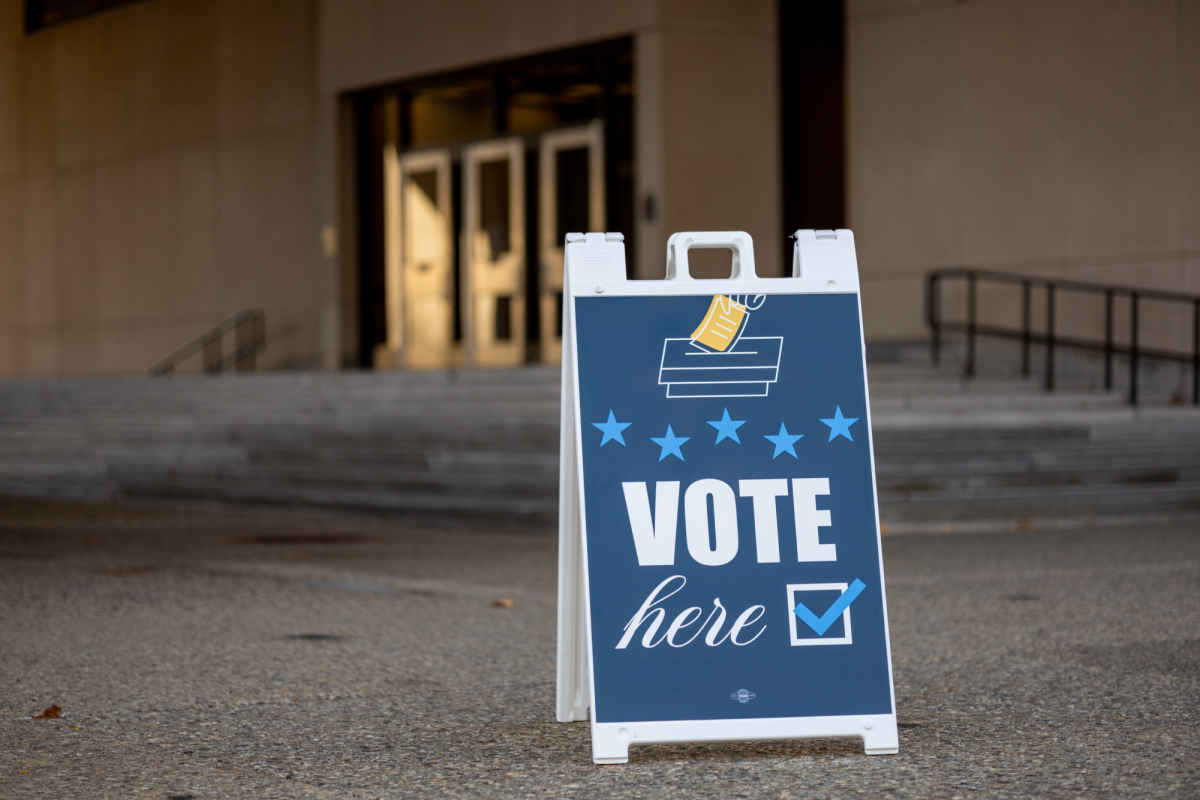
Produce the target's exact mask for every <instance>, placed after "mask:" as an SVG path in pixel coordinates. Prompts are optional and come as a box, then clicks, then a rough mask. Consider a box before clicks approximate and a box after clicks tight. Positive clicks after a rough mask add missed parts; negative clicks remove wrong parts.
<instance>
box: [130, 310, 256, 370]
mask: <svg viewBox="0 0 1200 800" xmlns="http://www.w3.org/2000/svg"><path fill="white" fill-rule="evenodd" d="M230 332H233V336H234V346H233V350H232V351H231V352H229V353H223V352H222V340H223V339H224V337H225V335H226V334H228V333H230ZM266 346H267V318H266V315H265V314H263V312H262V311H260V310H259V309H257V308H247V309H243V310H241V311H238V312H237V313H236V314H231V315H230V316H228V317H226V318H225V319H223V320H221V321H220V322H218V323H217V324H216V325H214V326H212V327H211V328H209V329H208V330H206V331H205V332H204V333H202V334H200V335H199V336H197V337H196V338H195V339H192V340H191V341H190V342H188V343H187V344H185V345H184V346H183V347H180V348H179V349H178V350H176V351H175V352H174V353H171V355H169V356H167V357H166V358H164V359H163V360H162V361H159V362H158V363H157V364H155V365H154V366H153V367H151V368H150V375H151V376H152V377H158V376H160V375H170V374H172V373H173V372H175V368H176V367H177V366H179V365H180V364H181V363H182V362H184V361H185V360H187V359H189V358H191V357H192V356H194V355H195V354H196V353H201V358H202V359H203V362H202V369H203V370H204V371H205V372H206V373H208V374H210V375H219V374H220V373H222V372H224V371H225V370H227V369H230V368H231V367H232V368H236V369H237V371H238V372H243V371H249V372H253V371H254V369H255V368H256V367H257V365H258V360H257V359H258V354H259V353H261V352H262V351H263V350H264V349H265V348H266Z"/></svg>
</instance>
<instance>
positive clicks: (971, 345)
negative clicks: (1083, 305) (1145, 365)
mask: <svg viewBox="0 0 1200 800" xmlns="http://www.w3.org/2000/svg"><path fill="white" fill-rule="evenodd" d="M956 278H960V279H963V280H965V281H966V282H967V319H966V321H965V322H962V321H958V320H954V321H946V320H944V319H942V295H941V287H942V285H943V284H944V283H945V282H947V281H949V280H953V279H956ZM980 282H984V283H1001V284H1015V285H1019V286H1020V287H1021V326H1020V328H1009V327H1004V326H1000V325H981V324H979V321H978V315H977V313H976V293H977V291H976V287H977V285H978V284H979V283H980ZM1035 287H1037V288H1039V289H1044V290H1045V292H1046V326H1045V332H1043V333H1037V332H1035V331H1034V330H1033V325H1032V320H1031V307H1032V297H1033V289H1034V288H1035ZM1060 292H1075V293H1079V294H1100V295H1103V296H1104V340H1103V341H1100V340H1097V339H1088V338H1085V337H1081V336H1063V335H1060V334H1059V333H1058V332H1057V330H1056V329H1055V320H1054V305H1055V297H1056V295H1057V294H1058V293H1060ZM1118 297H1126V298H1128V299H1129V344H1127V345H1126V344H1118V343H1117V342H1115V341H1114V339H1113V301H1114V300H1115V299H1116V298H1118ZM1142 300H1160V301H1165V302H1172V303H1183V304H1186V305H1190V306H1191V307H1192V351H1191V352H1190V353H1185V352H1182V351H1174V350H1164V349H1161V348H1153V347H1143V346H1141V345H1140V344H1139V343H1138V338H1139V337H1138V334H1139V315H1138V309H1139V305H1140V303H1141V301H1142ZM925 321H926V322H927V323H928V325H929V328H930V331H931V333H932V342H931V345H932V356H933V363H934V364H937V363H939V361H940V360H941V344H942V334H943V333H945V332H949V331H961V332H965V333H966V335H967V358H966V364H965V365H964V367H963V374H964V375H965V376H966V377H968V378H969V377H972V376H973V375H974V374H975V339H976V337H978V336H996V337H1001V338H1006V339H1017V340H1019V341H1020V342H1021V374H1022V375H1028V374H1029V351H1030V347H1031V345H1033V344H1034V343H1037V344H1042V345H1045V348H1046V376H1045V387H1046V389H1047V390H1048V391H1052V390H1053V389H1054V351H1055V348H1056V347H1073V348H1075V349H1077V350H1094V351H1098V352H1102V353H1104V388H1105V389H1112V387H1113V357H1114V356H1117V355H1121V356H1128V357H1129V375H1130V380H1129V402H1130V403H1132V404H1134V405H1137V402H1138V364H1139V361H1140V360H1141V359H1143V358H1153V359H1159V360H1163V361H1175V362H1180V363H1183V364H1190V365H1191V367H1192V402H1193V403H1196V404H1200V295H1193V294H1183V293H1180V292H1164V291H1162V290H1159V289H1136V288H1133V287H1131V286H1118V285H1113V284H1103V283H1087V282H1084V281H1071V280H1058V279H1056V278H1037V277H1031V276H1028V275H1014V274H1012V273H1008V272H995V271H992V270H979V269H968V268H965V267H953V268H949V269H937V270H933V271H931V272H930V273H929V274H928V275H926V287H925Z"/></svg>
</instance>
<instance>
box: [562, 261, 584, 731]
mask: <svg viewBox="0 0 1200 800" xmlns="http://www.w3.org/2000/svg"><path fill="white" fill-rule="evenodd" d="M569 280H570V278H569V277H568V274H567V273H564V275H563V296H564V297H565V298H567V300H566V302H564V304H563V339H562V421H561V426H560V429H559V430H560V433H559V464H558V472H559V480H558V681H557V692H556V703H555V706H556V707H555V718H556V719H557V720H558V721H559V722H583V721H586V720H587V718H588V709H589V707H590V705H591V702H590V700H591V686H590V675H591V672H590V665H589V664H588V648H587V619H586V609H587V605H586V602H585V600H584V596H583V592H584V580H583V549H582V548H583V531H582V526H581V524H580V518H579V514H580V511H579V497H578V488H577V487H578V477H579V476H578V474H577V470H578V464H577V461H576V452H575V424H576V420H575V380H574V373H573V367H574V353H575V348H574V346H573V344H574V327H575V326H574V324H573V322H572V320H571V306H572V303H571V302H570V296H571V295H570V288H569V286H568V281H569Z"/></svg>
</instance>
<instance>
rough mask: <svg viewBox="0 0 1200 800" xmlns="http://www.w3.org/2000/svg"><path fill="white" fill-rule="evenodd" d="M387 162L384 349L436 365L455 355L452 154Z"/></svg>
mask: <svg viewBox="0 0 1200 800" xmlns="http://www.w3.org/2000/svg"><path fill="white" fill-rule="evenodd" d="M388 161H390V162H391V163H385V197H386V204H385V214H386V231H385V233H386V253H385V258H386V261H387V270H386V280H387V311H388V347H389V349H390V350H391V351H392V352H393V353H394V354H395V360H396V362H397V365H400V364H402V365H403V366H405V367H408V368H411V369H441V368H445V367H449V366H451V365H452V362H453V358H454V247H453V242H454V240H453V238H452V237H453V230H454V228H453V224H454V223H453V219H452V217H451V198H450V153H449V151H448V150H430V151H425V152H418V153H408V154H406V155H404V156H400V157H398V158H394V159H389V160H388Z"/></svg>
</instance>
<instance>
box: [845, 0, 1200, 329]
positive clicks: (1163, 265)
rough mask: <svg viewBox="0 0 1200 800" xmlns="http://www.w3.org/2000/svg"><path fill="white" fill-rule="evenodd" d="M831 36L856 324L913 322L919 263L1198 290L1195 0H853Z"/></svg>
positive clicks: (1156, 322)
mask: <svg viewBox="0 0 1200 800" xmlns="http://www.w3.org/2000/svg"><path fill="white" fill-rule="evenodd" d="M847 36H848V53H849V55H848V81H847V84H848V86H847V92H848V107H849V119H848V123H849V124H848V130H849V135H848V153H849V179H848V188H849V198H850V199H849V216H850V225H851V226H852V227H853V228H854V230H855V235H856V241H857V243H858V248H859V249H858V253H859V259H860V268H861V270H862V273H863V277H864V289H863V299H864V308H865V321H866V329H867V335H868V337H869V338H873V339H876V340H879V339H911V338H918V337H921V336H923V335H924V334H925V331H924V328H923V325H922V320H921V314H920V309H921V280H922V276H923V275H924V274H925V272H926V271H927V270H929V269H931V268H934V267H943V266H953V265H968V266H978V267H990V268H994V269H999V270H1006V271H1016V272H1023V273H1029V274H1035V275H1046V276H1069V277H1071V278H1077V279H1080V280H1097V281H1113V282H1119V283H1124V284H1130V285H1134V286H1149V287H1158V288H1165V289H1172V290H1178V291H1187V292H1200V0H976V1H975V2H969V3H958V2H949V0H947V1H946V2H926V1H924V0H922V2H915V1H914V2H908V1H907V0H853V1H852V2H851V3H849V6H848V34H847ZM986 302H987V303H988V305H990V306H991V309H990V310H991V312H992V313H994V314H995V315H996V316H997V317H1000V316H1004V315H1005V314H1014V313H1015V311H1016V308H1017V306H1016V303H1015V295H1013V296H1011V297H1007V298H1006V297H1001V296H1000V295H995V296H993V297H992V298H991V299H990V300H988V301H986ZM1097 309H1098V307H1096V308H1093V307H1090V306H1087V305H1086V304H1080V305H1078V307H1077V308H1074V309H1064V311H1063V313H1064V314H1065V316H1066V319H1061V318H1060V319H1061V322H1062V324H1063V325H1071V324H1076V323H1078V324H1080V325H1084V324H1090V325H1092V326H1093V327H1094V326H1095V325H1096V323H1097V320H1098V317H1097V314H1098V310H1097ZM1017 319H1019V318H1018V317H1016V316H1010V317H1009V321H1016V320H1017ZM1148 324H1149V329H1148V330H1147V332H1146V334H1145V335H1146V336H1147V337H1148V338H1150V339H1152V340H1154V341H1156V342H1158V343H1163V344H1167V343H1170V344H1175V345H1176V346H1179V345H1182V344H1184V343H1185V341H1187V339H1186V337H1187V336H1188V335H1189V334H1190V320H1185V319H1184V318H1183V317H1182V315H1178V316H1172V315H1169V314H1166V313H1162V312H1154V313H1153V314H1152V316H1151V317H1150V319H1149V323H1148Z"/></svg>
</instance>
